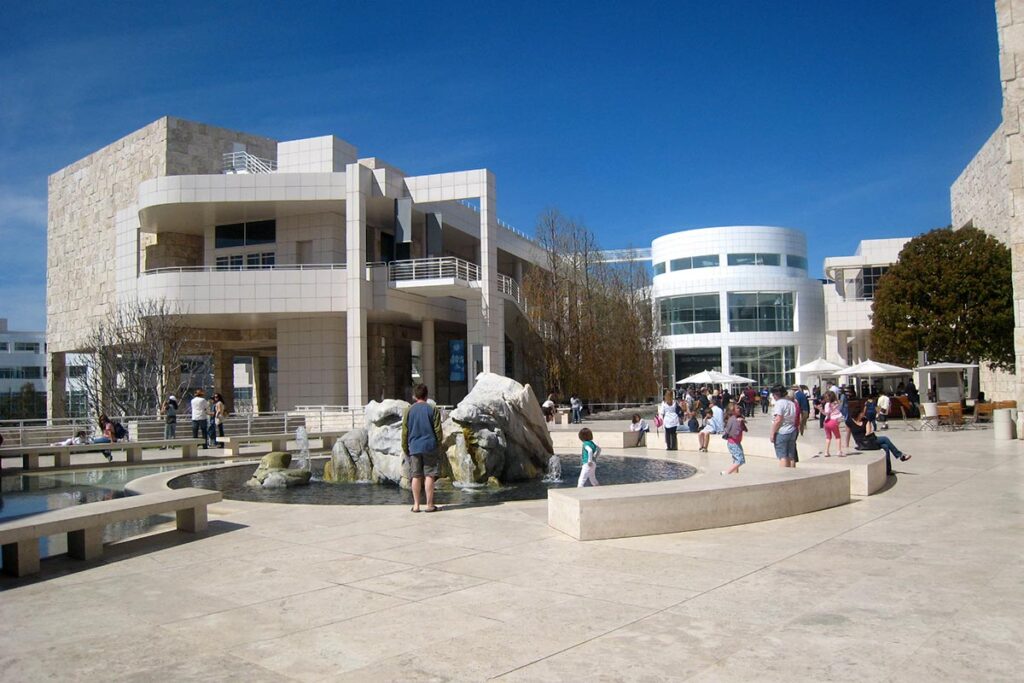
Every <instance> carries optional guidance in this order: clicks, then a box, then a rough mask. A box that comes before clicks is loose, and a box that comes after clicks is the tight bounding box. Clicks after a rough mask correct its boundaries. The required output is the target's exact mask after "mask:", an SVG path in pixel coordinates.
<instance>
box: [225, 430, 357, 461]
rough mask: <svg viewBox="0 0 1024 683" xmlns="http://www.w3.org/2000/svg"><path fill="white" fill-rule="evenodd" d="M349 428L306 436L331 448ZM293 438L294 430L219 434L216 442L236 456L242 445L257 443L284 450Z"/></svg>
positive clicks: (271, 448)
mask: <svg viewBox="0 0 1024 683" xmlns="http://www.w3.org/2000/svg"><path fill="white" fill-rule="evenodd" d="M348 432H349V430H338V431H324V432H309V433H308V434H307V435H306V436H307V437H309V439H310V441H312V440H313V439H320V440H322V442H323V448H324V449H326V450H331V449H332V448H334V444H335V443H336V442H337V441H338V439H340V438H341V437H343V436H345V435H346V434H348ZM294 440H295V433H294V432H287V433H281V434H240V435H238V436H219V437H217V442H218V443H220V444H222V445H223V446H224V448H226V449H227V450H228V451H229V452H230V453H231V457H233V458H234V457H238V455H239V454H240V450H241V448H242V446H251V445H252V444H258V443H269V444H270V450H272V451H285V450H288V442H289V441H294Z"/></svg>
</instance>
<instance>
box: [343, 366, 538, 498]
mask: <svg viewBox="0 0 1024 683" xmlns="http://www.w3.org/2000/svg"><path fill="white" fill-rule="evenodd" d="M408 409H409V404H408V403H406V402H405V401H399V400H395V399H388V400H385V401H379V402H378V401H371V402H370V403H369V404H368V405H367V406H366V426H365V427H362V428H359V429H354V430H352V431H351V432H349V433H348V434H346V435H345V436H344V437H342V438H341V439H339V440H338V442H337V443H336V444H335V446H334V450H333V451H332V452H331V460H330V462H328V463H327V464H326V465H325V467H324V481H329V482H347V481H360V480H369V481H375V482H392V483H395V484H398V485H400V486H402V487H403V488H408V486H409V471H408V465H407V463H406V462H405V459H404V458H403V456H402V417H403V416H404V415H405V413H406V411H407V410H408ZM441 430H442V434H443V436H442V442H441V447H440V448H441V452H442V454H443V455H444V458H442V462H441V470H442V471H441V476H442V477H449V476H450V477H451V478H452V479H453V480H455V481H460V482H464V483H480V484H485V483H488V482H491V483H494V482H495V480H498V481H521V480H524V479H536V478H539V477H541V476H543V474H544V471H545V468H546V466H547V463H548V459H549V458H550V457H551V454H552V452H553V450H554V449H553V448H552V445H551V436H550V434H549V433H548V428H547V424H546V423H545V422H544V414H543V413H542V412H541V409H540V403H539V402H538V401H537V397H536V396H535V395H534V393H533V390H532V389H531V388H530V385H528V384H527V385H522V384H520V383H519V382H516V381H515V380H512V379H509V378H507V377H502V376H501V375H495V374H491V373H484V374H481V375H479V376H478V377H477V382H476V385H475V386H474V387H473V391H471V392H470V393H469V395H468V396H466V398H464V399H463V400H462V401H461V402H460V403H459V405H458V406H457V407H456V408H455V410H453V411H452V413H451V415H450V416H449V418H448V419H447V420H445V421H444V423H442V425H441Z"/></svg>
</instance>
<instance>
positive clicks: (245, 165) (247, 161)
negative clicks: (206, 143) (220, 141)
mask: <svg viewBox="0 0 1024 683" xmlns="http://www.w3.org/2000/svg"><path fill="white" fill-rule="evenodd" d="M223 158H224V173H273V172H274V171H276V170H277V162H276V161H274V160H273V159H262V158H260V157H258V156H256V155H254V154H249V153H248V152H226V153H225V154H224V157H223Z"/></svg>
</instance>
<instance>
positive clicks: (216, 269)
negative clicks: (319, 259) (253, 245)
mask: <svg viewBox="0 0 1024 683" xmlns="http://www.w3.org/2000/svg"><path fill="white" fill-rule="evenodd" d="M248 270H345V264H344V263H276V264H273V265H256V264H253V265H246V264H242V265H236V266H175V267H171V268H151V269H149V270H146V271H143V275H154V274H156V273H221V272H224V271H248Z"/></svg>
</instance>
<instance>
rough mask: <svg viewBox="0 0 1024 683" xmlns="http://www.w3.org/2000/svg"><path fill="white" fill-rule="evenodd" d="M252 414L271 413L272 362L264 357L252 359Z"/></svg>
mask: <svg viewBox="0 0 1024 683" xmlns="http://www.w3.org/2000/svg"><path fill="white" fill-rule="evenodd" d="M252 381H253V388H252V412H254V413H259V412H264V413H267V412H270V411H271V410H273V406H271V405H270V361H269V359H267V358H263V357H262V356H253V357H252Z"/></svg>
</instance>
